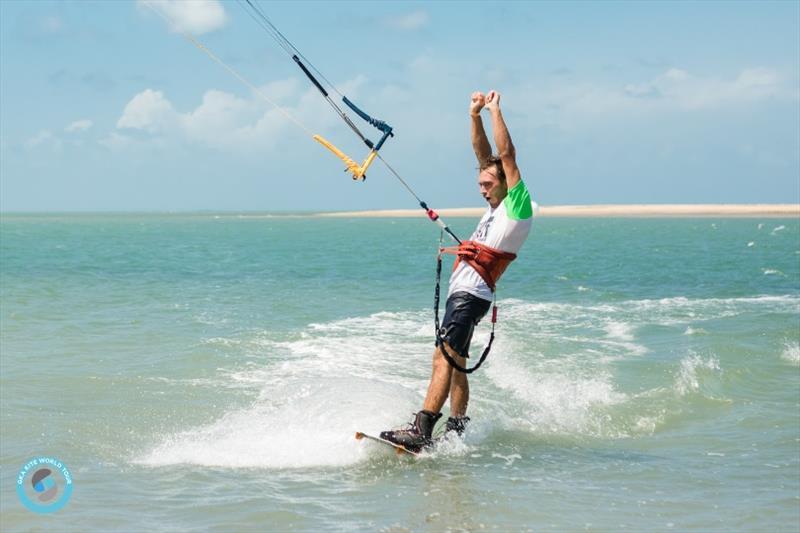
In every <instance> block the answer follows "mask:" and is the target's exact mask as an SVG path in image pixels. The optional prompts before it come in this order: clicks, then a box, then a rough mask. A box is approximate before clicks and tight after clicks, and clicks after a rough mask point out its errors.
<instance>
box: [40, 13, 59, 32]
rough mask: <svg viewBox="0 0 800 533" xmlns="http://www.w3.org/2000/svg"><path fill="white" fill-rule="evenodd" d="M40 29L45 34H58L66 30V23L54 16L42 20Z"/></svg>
mask: <svg viewBox="0 0 800 533" xmlns="http://www.w3.org/2000/svg"><path fill="white" fill-rule="evenodd" d="M39 27H40V28H41V30H42V31H43V32H44V33H58V32H60V31H61V30H62V29H63V28H64V22H63V21H62V20H61V19H60V18H58V17H56V16H54V15H51V16H48V17H45V18H43V19H42V20H41V22H40V25H39Z"/></svg>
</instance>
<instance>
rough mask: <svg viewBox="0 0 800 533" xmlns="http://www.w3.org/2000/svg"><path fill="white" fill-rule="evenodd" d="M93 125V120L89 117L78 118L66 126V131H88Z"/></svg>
mask: <svg viewBox="0 0 800 533" xmlns="http://www.w3.org/2000/svg"><path fill="white" fill-rule="evenodd" d="M92 125H93V122H92V121H91V120H89V119H82V120H76V121H75V122H73V123H72V124H70V125H69V126H67V127H66V128H64V131H66V132H67V133H72V132H75V131H86V130H88V129H89V128H91V127H92Z"/></svg>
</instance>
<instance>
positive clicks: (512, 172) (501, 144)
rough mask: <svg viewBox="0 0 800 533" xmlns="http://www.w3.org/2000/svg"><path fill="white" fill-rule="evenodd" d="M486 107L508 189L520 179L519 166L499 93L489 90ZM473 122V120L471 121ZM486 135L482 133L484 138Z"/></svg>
mask: <svg viewBox="0 0 800 533" xmlns="http://www.w3.org/2000/svg"><path fill="white" fill-rule="evenodd" d="M486 109H488V110H489V114H491V116H492V131H493V132H494V144H495V146H497V155H498V156H499V157H500V161H501V162H502V163H503V172H505V174H506V185H507V186H508V188H509V189H511V188H513V187H514V185H516V184H517V183H518V182H519V180H520V174H519V168H518V167H517V153H516V150H514V143H512V142H511V135H509V134H508V128H506V122H505V121H504V120H503V114H502V113H501V112H500V93H498V92H497V91H489V94H487V95H486ZM473 124H474V122H473ZM485 137H486V135H485V134H484V138H485Z"/></svg>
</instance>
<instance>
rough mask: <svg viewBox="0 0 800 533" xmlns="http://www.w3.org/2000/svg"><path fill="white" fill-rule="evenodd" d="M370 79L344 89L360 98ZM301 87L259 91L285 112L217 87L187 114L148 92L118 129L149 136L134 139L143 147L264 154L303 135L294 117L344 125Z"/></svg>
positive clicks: (113, 143) (288, 84) (316, 127)
mask: <svg viewBox="0 0 800 533" xmlns="http://www.w3.org/2000/svg"><path fill="white" fill-rule="evenodd" d="M365 81H366V80H365V79H364V78H363V77H361V76H359V77H356V78H355V79H353V80H349V81H346V82H344V83H342V84H340V85H339V89H340V90H342V91H343V92H346V93H347V94H349V95H350V96H352V97H354V98H355V97H357V89H358V87H359V86H360V85H361V84H362V83H364V82H365ZM299 85H300V84H299V83H298V81H297V80H296V79H295V78H290V79H287V80H278V81H274V82H271V83H269V84H267V85H264V86H263V87H261V88H259V91H260V92H262V93H263V94H264V95H266V96H267V97H269V98H270V100H273V101H277V102H279V103H280V105H281V107H282V110H283V111H281V110H278V109H276V108H274V107H273V106H272V105H270V104H269V103H267V102H266V101H265V100H264V99H263V98H261V97H260V96H259V95H258V94H256V93H251V94H250V96H249V97H246V98H243V97H239V96H236V95H234V94H230V93H227V92H224V91H220V90H216V89H211V90H209V91H206V93H205V94H204V95H203V99H202V102H201V103H200V105H198V106H197V107H196V108H194V109H192V110H190V111H188V112H185V113H184V112H180V111H178V110H176V108H175V106H174V105H173V104H172V102H170V100H169V99H167V97H166V96H165V95H164V93H163V92H161V91H156V90H153V89H146V90H144V91H142V92H140V93H139V94H137V95H135V96H134V97H133V98H132V99H131V100H130V101H129V102H128V103H127V105H126V106H125V108H124V110H123V112H122V116H121V117H120V118H119V120H118V121H117V128H118V129H120V130H137V131H139V132H141V133H146V134H148V136H147V138H145V139H143V138H142V136H141V134H138V135H134V136H133V137H134V138H137V139H138V141H137V143H138V142H147V139H150V140H151V141H153V140H157V141H158V142H162V141H164V140H172V141H181V142H190V143H198V144H202V145H205V146H210V147H214V148H219V149H225V150H237V151H238V150H249V149H258V150H263V149H268V148H271V147H275V146H276V145H277V143H278V142H279V141H280V140H281V139H285V138H286V137H287V136H288V135H291V134H295V133H299V132H301V130H300V129H299V128H296V127H295V125H294V124H293V121H292V120H290V119H288V118H287V117H286V115H285V113H288V114H289V115H290V116H291V117H292V118H293V119H295V120H297V121H299V122H300V123H302V124H304V125H306V127H308V128H310V129H312V130H313V131H314V132H315V133H320V134H323V135H324V134H325V131H326V129H328V128H330V127H331V126H332V125H338V120H339V119H338V117H337V116H336V114H335V113H334V112H333V111H332V110H330V109H329V108H328V106H327V104H326V102H325V100H324V99H323V98H321V97H320V96H319V93H318V91H317V90H316V89H315V88H314V87H310V86H306V88H305V90H304V91H300V90H299V89H298V86H299ZM284 112H285V113H284ZM131 140H132V138H131V136H130V135H120V134H117V136H111V137H107V138H106V139H104V140H103V142H102V143H101V144H103V145H104V146H108V147H113V148H124V147H125V146H128V145H130V144H131V143H130V142H128V141H131Z"/></svg>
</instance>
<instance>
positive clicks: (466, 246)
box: [439, 241, 517, 292]
mask: <svg viewBox="0 0 800 533" xmlns="http://www.w3.org/2000/svg"><path fill="white" fill-rule="evenodd" d="M439 253H443V254H454V255H455V256H456V261H455V263H453V270H454V271H455V269H456V268H458V265H459V264H460V263H461V261H464V262H466V263H467V264H468V265H469V266H471V267H472V268H474V269H475V272H477V273H478V275H479V276H480V277H481V278H483V281H485V282H486V284H487V285H488V286H489V288H490V289H491V290H492V292H494V291H495V286H496V284H497V280H499V279H500V276H502V275H503V272H505V270H506V268H508V265H510V264H511V261H513V260H514V259H516V258H517V254H512V253H511V252H504V251H503V250H498V249H497V248H492V247H491V246H486V245H485V244H482V243H479V242H477V241H463V242H462V243H461V244H460V245H458V246H449V247H447V248H441V249H440V250H439Z"/></svg>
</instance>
